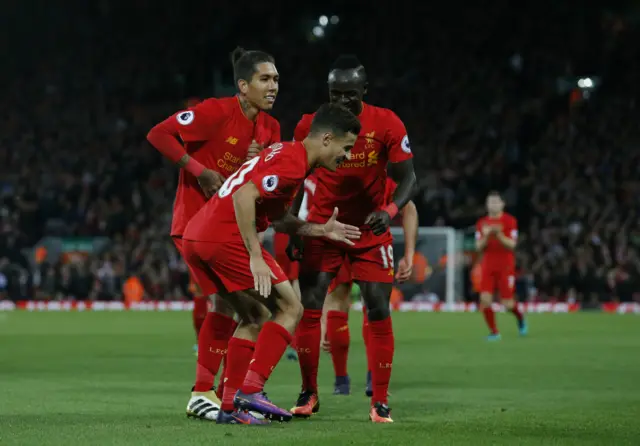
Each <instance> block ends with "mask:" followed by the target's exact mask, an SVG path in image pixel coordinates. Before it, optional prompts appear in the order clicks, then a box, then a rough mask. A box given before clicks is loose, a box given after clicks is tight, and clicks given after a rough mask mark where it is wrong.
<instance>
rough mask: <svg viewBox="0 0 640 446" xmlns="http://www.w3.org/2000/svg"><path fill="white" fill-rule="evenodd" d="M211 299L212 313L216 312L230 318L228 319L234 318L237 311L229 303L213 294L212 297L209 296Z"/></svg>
mask: <svg viewBox="0 0 640 446" xmlns="http://www.w3.org/2000/svg"><path fill="white" fill-rule="evenodd" d="M209 298H210V299H211V301H212V302H213V307H212V311H215V312H216V313H220V314H224V315H225V316H228V317H233V315H234V314H235V310H234V309H233V307H232V306H231V304H229V302H227V301H226V300H224V299H223V298H222V297H221V296H218V295H217V294H213V295H212V296H209Z"/></svg>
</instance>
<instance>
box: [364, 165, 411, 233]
mask: <svg viewBox="0 0 640 446" xmlns="http://www.w3.org/2000/svg"><path fill="white" fill-rule="evenodd" d="M388 170H389V176H390V177H391V178H392V179H393V180H394V181H395V182H396V184H397V185H398V186H397V188H396V190H395V192H394V193H393V201H392V202H391V204H390V205H389V206H387V207H386V208H385V209H384V210H380V211H376V212H373V213H371V214H369V216H368V217H367V219H366V220H365V224H368V225H370V226H371V229H372V231H373V233H374V234H375V235H380V234H384V232H385V231H386V230H387V229H389V226H390V225H391V220H392V219H393V217H395V216H396V214H397V213H398V211H399V210H400V209H402V208H403V207H404V206H405V205H406V204H407V203H408V202H409V200H411V198H412V197H413V196H414V195H415V193H416V190H417V180H416V173H415V171H414V170H413V161H412V160H410V159H408V160H404V161H401V162H399V163H389V166H388Z"/></svg>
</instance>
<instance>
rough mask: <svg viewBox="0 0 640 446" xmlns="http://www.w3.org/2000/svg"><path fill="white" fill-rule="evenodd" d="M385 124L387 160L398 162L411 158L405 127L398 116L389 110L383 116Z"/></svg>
mask: <svg viewBox="0 0 640 446" xmlns="http://www.w3.org/2000/svg"><path fill="white" fill-rule="evenodd" d="M385 126H386V127H387V133H386V138H385V143H386V145H387V148H388V150H389V162H391V163H399V162H401V161H406V160H408V159H411V158H413V154H412V153H411V146H410V145H409V137H408V136H407V129H406V128H405V126H404V124H403V123H402V121H401V120H400V118H398V116H397V115H396V114H395V113H393V112H392V111H391V110H389V114H388V115H387V116H386V117H385Z"/></svg>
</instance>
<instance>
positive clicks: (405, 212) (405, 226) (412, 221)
mask: <svg viewBox="0 0 640 446" xmlns="http://www.w3.org/2000/svg"><path fill="white" fill-rule="evenodd" d="M400 213H401V214H402V231H403V232H404V242H405V243H404V257H403V258H401V259H400V261H399V262H398V270H397V272H396V280H397V281H398V282H405V281H407V280H409V278H410V277H411V273H412V272H413V256H414V254H415V253H416V241H417V239H418V209H417V208H416V205H415V203H414V202H413V201H411V200H409V202H408V203H407V205H406V206H405V207H403V208H402V210H401V211H400Z"/></svg>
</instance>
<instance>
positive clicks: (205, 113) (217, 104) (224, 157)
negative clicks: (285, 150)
mask: <svg viewBox="0 0 640 446" xmlns="http://www.w3.org/2000/svg"><path fill="white" fill-rule="evenodd" d="M174 118H175V121H176V122H177V124H178V125H177V128H178V133H179V136H180V139H181V140H182V141H183V142H184V146H185V149H186V151H187V154H188V155H189V156H191V157H193V159H195V160H196V161H198V162H199V163H200V164H202V165H203V166H204V167H206V168H208V169H211V170H215V171H217V172H219V173H220V174H221V175H222V176H224V177H225V178H226V177H228V176H229V175H231V174H232V173H234V172H235V171H237V170H238V168H239V167H240V166H241V165H242V164H243V163H244V162H245V161H246V159H247V153H248V149H249V145H250V144H251V142H252V140H254V139H255V140H256V142H257V143H258V144H260V145H263V146H268V145H269V144H272V143H274V142H277V141H279V140H280V125H279V123H278V121H277V120H276V119H275V118H273V117H271V116H269V115H268V114H266V113H264V112H260V113H258V116H257V117H256V120H255V121H252V120H250V119H248V118H247V117H246V116H245V114H244V112H243V111H242V108H241V106H240V103H239V99H238V98H237V97H236V96H232V97H227V98H220V99H217V98H211V99H207V100H205V101H203V102H201V103H200V104H197V105H196V106H195V107H191V108H190V109H188V110H185V111H182V112H178V113H176V114H175V115H174ZM206 201H207V200H206V197H205V196H204V194H203V193H202V189H201V188H200V186H199V184H198V180H197V178H196V177H194V176H193V175H191V174H189V173H188V172H185V171H184V169H181V170H180V177H179V179H178V189H177V191H176V200H175V202H174V208H173V221H172V225H171V226H172V227H171V235H178V236H179V235H182V233H183V231H184V228H185V227H186V224H187V222H188V221H189V220H190V219H191V217H193V216H194V215H195V213H196V212H198V211H199V210H200V208H201V207H202V206H203V205H204V204H205V203H206Z"/></svg>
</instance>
